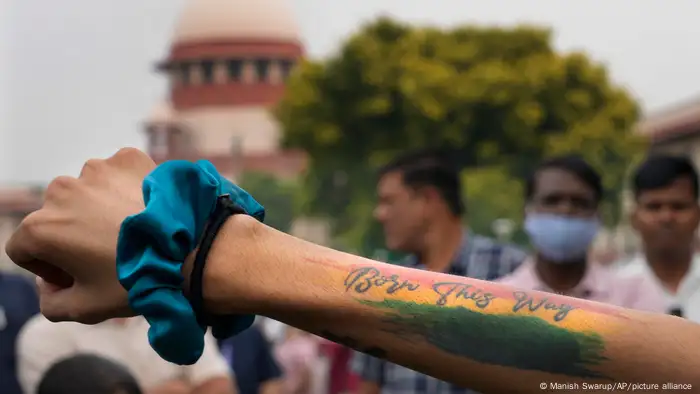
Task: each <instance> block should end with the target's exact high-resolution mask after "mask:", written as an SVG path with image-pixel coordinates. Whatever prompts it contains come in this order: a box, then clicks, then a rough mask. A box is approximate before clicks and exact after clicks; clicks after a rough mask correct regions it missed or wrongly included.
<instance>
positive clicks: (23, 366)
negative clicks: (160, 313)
mask: <svg viewBox="0 0 700 394" xmlns="http://www.w3.org/2000/svg"><path fill="white" fill-rule="evenodd" d="M148 328H149V325H148V322H147V321H146V319H144V318H141V317H136V318H131V319H129V320H128V321H126V322H116V321H106V322H103V323H100V324H96V325H83V324H78V323H73V322H62V323H52V322H50V321H48V320H47V319H46V318H44V317H43V316H41V315H39V316H36V317H34V318H33V319H32V320H30V321H29V322H28V323H27V324H26V325H25V327H24V329H22V332H21V333H20V336H19V340H18V343H17V357H18V363H19V367H18V371H19V380H20V383H21V385H22V388H23V389H24V392H25V393H35V392H36V389H37V387H38V385H39V383H40V381H41V378H42V377H43V375H44V373H45V372H46V371H47V370H48V369H49V368H50V367H51V365H53V364H54V363H55V362H56V361H58V360H60V359H62V358H65V357H70V356H73V355H76V354H85V353H91V354H95V355H98V356H102V357H106V358H108V359H110V360H112V361H115V362H118V363H120V364H122V365H123V366H125V367H126V368H127V369H128V370H129V371H130V372H131V373H132V375H133V376H134V377H135V378H136V380H137V381H138V383H139V385H141V387H142V388H143V389H145V390H148V389H149V388H151V387H153V386H157V385H159V384H162V383H165V382H167V381H170V380H175V379H181V380H185V381H187V382H188V383H190V384H191V385H193V386H197V385H200V384H202V383H204V382H206V381H208V380H209V379H212V378H216V377H229V376H231V373H230V370H229V366H228V365H227V363H226V360H225V359H224V358H223V356H221V354H220V353H219V351H218V346H217V344H216V340H215V339H214V337H213V336H212V335H211V334H210V333H207V335H206V336H205V337H204V341H205V346H204V353H203V354H202V357H201V358H200V359H199V360H198V361H197V362H196V363H195V364H193V365H186V366H183V365H176V364H172V363H169V362H167V361H165V360H163V359H162V358H160V356H158V353H156V352H155V351H154V350H153V349H152V348H151V346H150V345H149V344H148Z"/></svg>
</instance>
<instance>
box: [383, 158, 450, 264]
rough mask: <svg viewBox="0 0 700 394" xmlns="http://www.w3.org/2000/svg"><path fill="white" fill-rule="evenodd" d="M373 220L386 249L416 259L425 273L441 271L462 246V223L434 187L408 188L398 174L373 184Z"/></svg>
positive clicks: (389, 175)
mask: <svg viewBox="0 0 700 394" xmlns="http://www.w3.org/2000/svg"><path fill="white" fill-rule="evenodd" d="M374 218H375V219H376V220H377V221H378V222H379V223H381V225H382V227H383V229H384V239H385V242H386V246H387V247H388V248H389V249H392V250H397V251H401V252H406V253H411V254H415V255H417V256H418V257H419V258H420V260H421V262H422V263H423V264H424V265H425V266H426V268H427V269H429V270H432V271H443V270H445V269H446V268H447V267H448V266H449V265H450V262H451V260H452V257H453V256H454V254H455V253H456V251H457V250H458V249H459V246H460V244H461V242H462V223H461V218H460V217H459V216H455V215H454V214H453V213H452V212H451V211H450V209H449V207H448V206H447V204H446V203H445V201H444V200H443V198H442V196H440V193H439V192H438V191H437V189H435V188H434V187H430V186H425V187H421V188H411V187H408V186H407V185H406V184H405V183H404V181H403V175H402V174H401V173H400V172H396V171H395V172H389V173H387V174H384V175H383V176H382V177H381V179H380V180H379V182H378V183H377V206H376V207H375V209H374Z"/></svg>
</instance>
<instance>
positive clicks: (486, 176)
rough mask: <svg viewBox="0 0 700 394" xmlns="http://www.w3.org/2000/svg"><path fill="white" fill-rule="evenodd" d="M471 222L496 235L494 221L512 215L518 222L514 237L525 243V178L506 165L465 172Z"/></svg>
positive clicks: (479, 230)
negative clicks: (523, 228)
mask: <svg viewBox="0 0 700 394" xmlns="http://www.w3.org/2000/svg"><path fill="white" fill-rule="evenodd" d="M462 184H463V188H464V193H463V195H464V196H465V197H466V199H467V201H466V207H467V218H468V219H467V222H468V224H469V227H470V228H471V229H472V230H473V231H475V232H476V233H477V234H482V235H491V236H496V234H495V233H494V231H493V223H494V221H496V220H498V219H510V220H512V221H513V223H514V224H515V226H516V228H515V230H516V231H515V232H514V233H513V234H512V236H511V241H513V242H515V243H525V242H526V241H525V239H524V237H523V233H522V221H523V220H522V219H523V217H524V208H525V199H524V188H523V182H522V180H520V179H516V178H514V177H513V176H512V175H510V173H509V172H508V170H507V169H506V168H505V167H504V166H491V167H482V168H473V169H469V170H466V171H464V172H463V175H462Z"/></svg>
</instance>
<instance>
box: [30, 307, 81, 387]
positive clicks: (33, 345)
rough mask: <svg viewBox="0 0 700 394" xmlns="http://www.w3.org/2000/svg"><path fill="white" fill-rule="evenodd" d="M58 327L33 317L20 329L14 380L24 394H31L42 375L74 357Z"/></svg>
mask: <svg viewBox="0 0 700 394" xmlns="http://www.w3.org/2000/svg"><path fill="white" fill-rule="evenodd" d="M61 324H72V323H51V322H49V321H48V320H46V318H44V317H43V316H41V315H37V316H35V317H34V318H32V319H31V320H29V322H27V324H26V325H25V326H24V327H23V328H22V330H21V331H20V334H19V337H18V339H17V377H18V379H19V382H20V385H21V386H22V390H23V391H24V392H25V393H35V392H36V390H37V388H38V387H39V384H40V383H41V379H42V378H43V377H44V374H45V373H46V371H47V370H48V369H49V368H50V367H51V366H52V365H53V364H54V363H56V362H58V361H59V360H61V359H64V358H66V357H70V356H71V355H72V354H73V353H74V349H73V346H72V343H71V341H70V338H68V337H67V336H66V335H63V330H62V329H61V327H60V325H61Z"/></svg>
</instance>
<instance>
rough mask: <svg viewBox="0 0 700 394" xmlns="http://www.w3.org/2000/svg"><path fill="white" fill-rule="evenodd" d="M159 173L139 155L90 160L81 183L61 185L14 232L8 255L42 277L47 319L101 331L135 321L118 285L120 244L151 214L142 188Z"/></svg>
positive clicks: (126, 152)
mask: <svg viewBox="0 0 700 394" xmlns="http://www.w3.org/2000/svg"><path fill="white" fill-rule="evenodd" d="M155 166H156V164H155V163H154V162H153V160H151V158H150V157H148V155H146V154H145V153H143V152H141V151H139V150H137V149H132V148H126V149H122V150H120V151H119V152H117V153H116V154H115V155H114V156H112V157H110V158H108V159H106V160H98V159H92V160H88V161H87V162H86V163H85V165H84V166H83V169H82V171H81V172H80V176H79V177H78V178H73V177H68V176H63V177H58V178H56V179H54V180H53V181H52V182H51V183H50V184H49V186H48V187H47V189H46V195H45V197H44V205H43V206H42V208H41V209H39V210H38V211H35V212H33V213H31V214H29V215H28V216H27V217H26V218H25V219H24V220H23V221H22V223H21V224H20V225H19V227H18V228H17V230H16V231H15V232H14V234H13V235H12V237H11V238H10V240H9V241H8V243H7V246H6V251H7V255H8V256H9V257H10V259H12V261H14V262H15V264H17V265H19V266H20V267H22V268H25V269H27V270H29V271H31V272H33V273H34V274H36V275H37V285H38V289H39V296H40V301H41V312H42V313H43V314H44V316H46V318H47V319H49V320H51V321H64V320H72V321H78V322H81V323H87V324H94V323H98V322H101V321H103V320H106V319H109V318H113V317H127V316H131V315H132V312H131V311H130V310H129V306H128V300H127V293H126V291H125V290H124V289H123V288H122V286H121V285H120V284H119V281H118V280H117V270H116V251H117V238H118V236H119V230H120V227H121V224H122V221H124V219H125V218H126V217H127V216H129V215H132V214H135V213H138V212H141V211H142V210H143V209H144V201H143V195H142V191H141V185H142V182H143V180H144V178H145V177H146V175H148V174H149V173H150V172H151V171H152V170H153V169H154V168H155Z"/></svg>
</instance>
